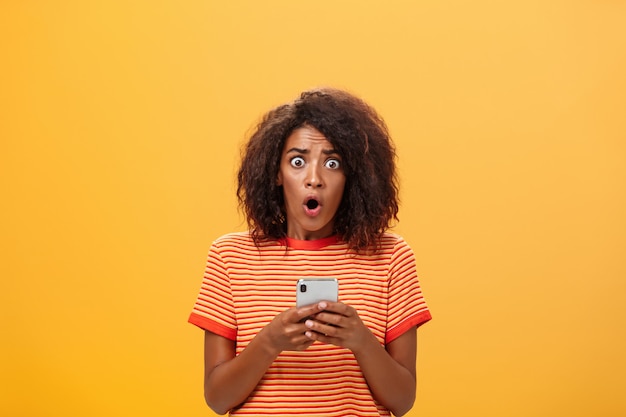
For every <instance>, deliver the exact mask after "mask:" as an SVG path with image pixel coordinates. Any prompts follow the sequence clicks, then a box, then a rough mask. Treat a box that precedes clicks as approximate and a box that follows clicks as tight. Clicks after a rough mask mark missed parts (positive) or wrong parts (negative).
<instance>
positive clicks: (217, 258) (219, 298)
mask: <svg viewBox="0 0 626 417" xmlns="http://www.w3.org/2000/svg"><path fill="white" fill-rule="evenodd" d="M189 323H191V324H194V325H196V326H198V327H200V328H202V329H204V330H208V331H210V332H212V333H215V334H218V335H220V336H223V337H226V338H227V339H231V340H236V337H237V320H236V315H235V309H234V306H233V296H232V291H231V287H230V279H229V275H228V269H227V266H226V264H225V262H224V260H223V258H222V256H221V254H220V251H219V246H218V245H217V244H216V243H213V245H211V249H210V250H209V254H208V257H207V263H206V269H205V271H204V277H203V279H202V285H201V287H200V293H199V294H198V297H197V299H196V302H195V305H194V307H193V310H192V312H191V315H190V316H189Z"/></svg>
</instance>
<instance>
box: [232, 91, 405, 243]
mask: <svg viewBox="0 0 626 417" xmlns="http://www.w3.org/2000/svg"><path fill="white" fill-rule="evenodd" d="M303 126H311V127H314V128H315V129H317V130H318V131H320V132H321V133H322V134H324V136H326V138H327V139H328V141H329V142H330V143H331V144H332V145H333V147H334V149H335V150H336V151H337V152H338V153H339V155H340V156H341V159H342V164H343V168H344V173H345V175H346V184H345V188H344V193H343V197H342V201H341V204H340V205H339V208H338V210H337V214H336V216H335V221H334V228H335V233H336V234H338V235H339V236H340V237H341V238H342V239H343V240H344V241H345V242H347V243H348V245H349V246H350V247H351V248H352V249H354V250H356V251H357V252H358V251H362V250H366V249H367V250H374V251H375V250H376V249H377V248H378V244H379V242H380V237H381V235H382V234H383V233H384V232H385V231H386V230H387V229H388V228H389V227H390V226H391V222H392V221H394V220H396V221H397V220H398V217H397V215H398V179H397V175H396V168H395V159H396V152H395V147H394V145H393V143H392V141H391V138H390V135H389V131H388V129H387V126H386V124H385V122H384V120H383V119H382V118H381V117H380V116H379V115H378V113H377V112H376V111H375V110H374V109H373V108H372V107H371V106H369V105H368V104H367V103H365V102H364V101H363V100H361V99H360V98H358V97H356V96H354V95H352V94H350V93H348V92H346V91H343V90H338V89H333V88H322V89H314V90H309V91H305V92H303V93H302V94H301V95H300V98H299V99H296V100H295V101H293V102H291V103H288V104H284V105H281V106H279V107H276V108H275V109H273V110H271V111H269V112H268V113H267V114H266V115H265V116H264V117H263V118H262V119H261V121H260V122H259V124H258V125H257V127H256V129H255V131H254V133H253V134H252V136H251V137H250V139H249V140H248V142H247V144H246V145H245V147H244V149H243V151H242V162H241V167H240V168H239V172H238V175H237V181H238V185H237V198H238V200H239V205H240V208H241V209H242V211H243V212H244V214H245V215H246V218H247V222H248V226H249V227H250V232H251V234H252V237H253V238H254V240H255V242H256V243H257V244H259V242H260V241H261V240H263V239H267V238H273V239H281V238H284V237H285V236H286V230H287V228H286V220H285V212H284V199H283V191H282V187H281V186H279V185H277V184H276V178H277V176H278V172H279V167H280V158H281V153H282V150H283V146H284V144H285V141H286V140H287V138H288V137H289V135H291V133H292V132H293V131H294V130H295V129H297V128H300V127H303Z"/></svg>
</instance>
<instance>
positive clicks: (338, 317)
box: [305, 301, 373, 352]
mask: <svg viewBox="0 0 626 417" xmlns="http://www.w3.org/2000/svg"><path fill="white" fill-rule="evenodd" d="M318 305H319V308H320V310H323V311H321V312H319V313H317V314H315V315H314V316H312V317H311V318H309V319H308V320H307V321H306V322H305V325H306V327H307V331H306V333H305V334H306V336H307V337H308V338H310V339H312V340H317V341H320V342H322V343H328V344H331V345H335V346H341V347H344V348H346V349H350V350H351V351H353V352H354V351H355V350H358V349H359V347H362V346H363V345H364V342H366V341H367V340H369V339H371V338H372V337H373V335H372V332H371V331H370V330H369V329H368V328H367V327H366V326H365V324H363V322H362V321H361V318H360V317H359V314H358V313H357V312H356V310H355V309H354V308H353V307H351V306H349V305H347V304H344V303H341V302H331V301H322V302H320V303H319V304H318Z"/></svg>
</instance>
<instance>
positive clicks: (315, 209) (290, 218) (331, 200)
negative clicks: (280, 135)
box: [277, 126, 346, 240]
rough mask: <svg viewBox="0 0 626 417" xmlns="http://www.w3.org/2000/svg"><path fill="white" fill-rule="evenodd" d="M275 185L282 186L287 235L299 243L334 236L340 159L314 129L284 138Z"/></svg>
mask: <svg viewBox="0 0 626 417" xmlns="http://www.w3.org/2000/svg"><path fill="white" fill-rule="evenodd" d="M277 184H278V185H282V187H283V194H284V200H285V211H286V216H287V236H289V237H290V238H294V239H300V240H313V239H321V238H324V237H328V236H331V235H332V234H333V225H334V220H335V214H337V209H338V208H339V204H340V203H341V199H342V197H343V189H344V186H345V184H346V175H345V173H344V171H343V167H342V164H341V157H340V156H339V154H337V152H336V151H335V149H333V146H332V145H331V143H330V142H329V141H328V139H326V137H325V136H324V135H323V134H322V133H320V132H319V131H318V130H317V129H315V128H313V127H310V126H303V127H301V128H299V129H296V130H294V131H293V132H292V134H291V135H290V136H289V137H288V138H287V141H286V142H285V146H284V148H283V151H282V154H281V159H280V170H279V172H278V178H277Z"/></svg>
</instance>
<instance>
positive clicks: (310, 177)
mask: <svg viewBox="0 0 626 417" xmlns="http://www.w3.org/2000/svg"><path fill="white" fill-rule="evenodd" d="M306 174H307V175H306V187H307V188H320V187H322V184H323V183H322V177H321V175H320V172H319V171H318V170H317V167H316V166H315V164H311V165H310V166H309V169H308V170H307V173H306Z"/></svg>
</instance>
